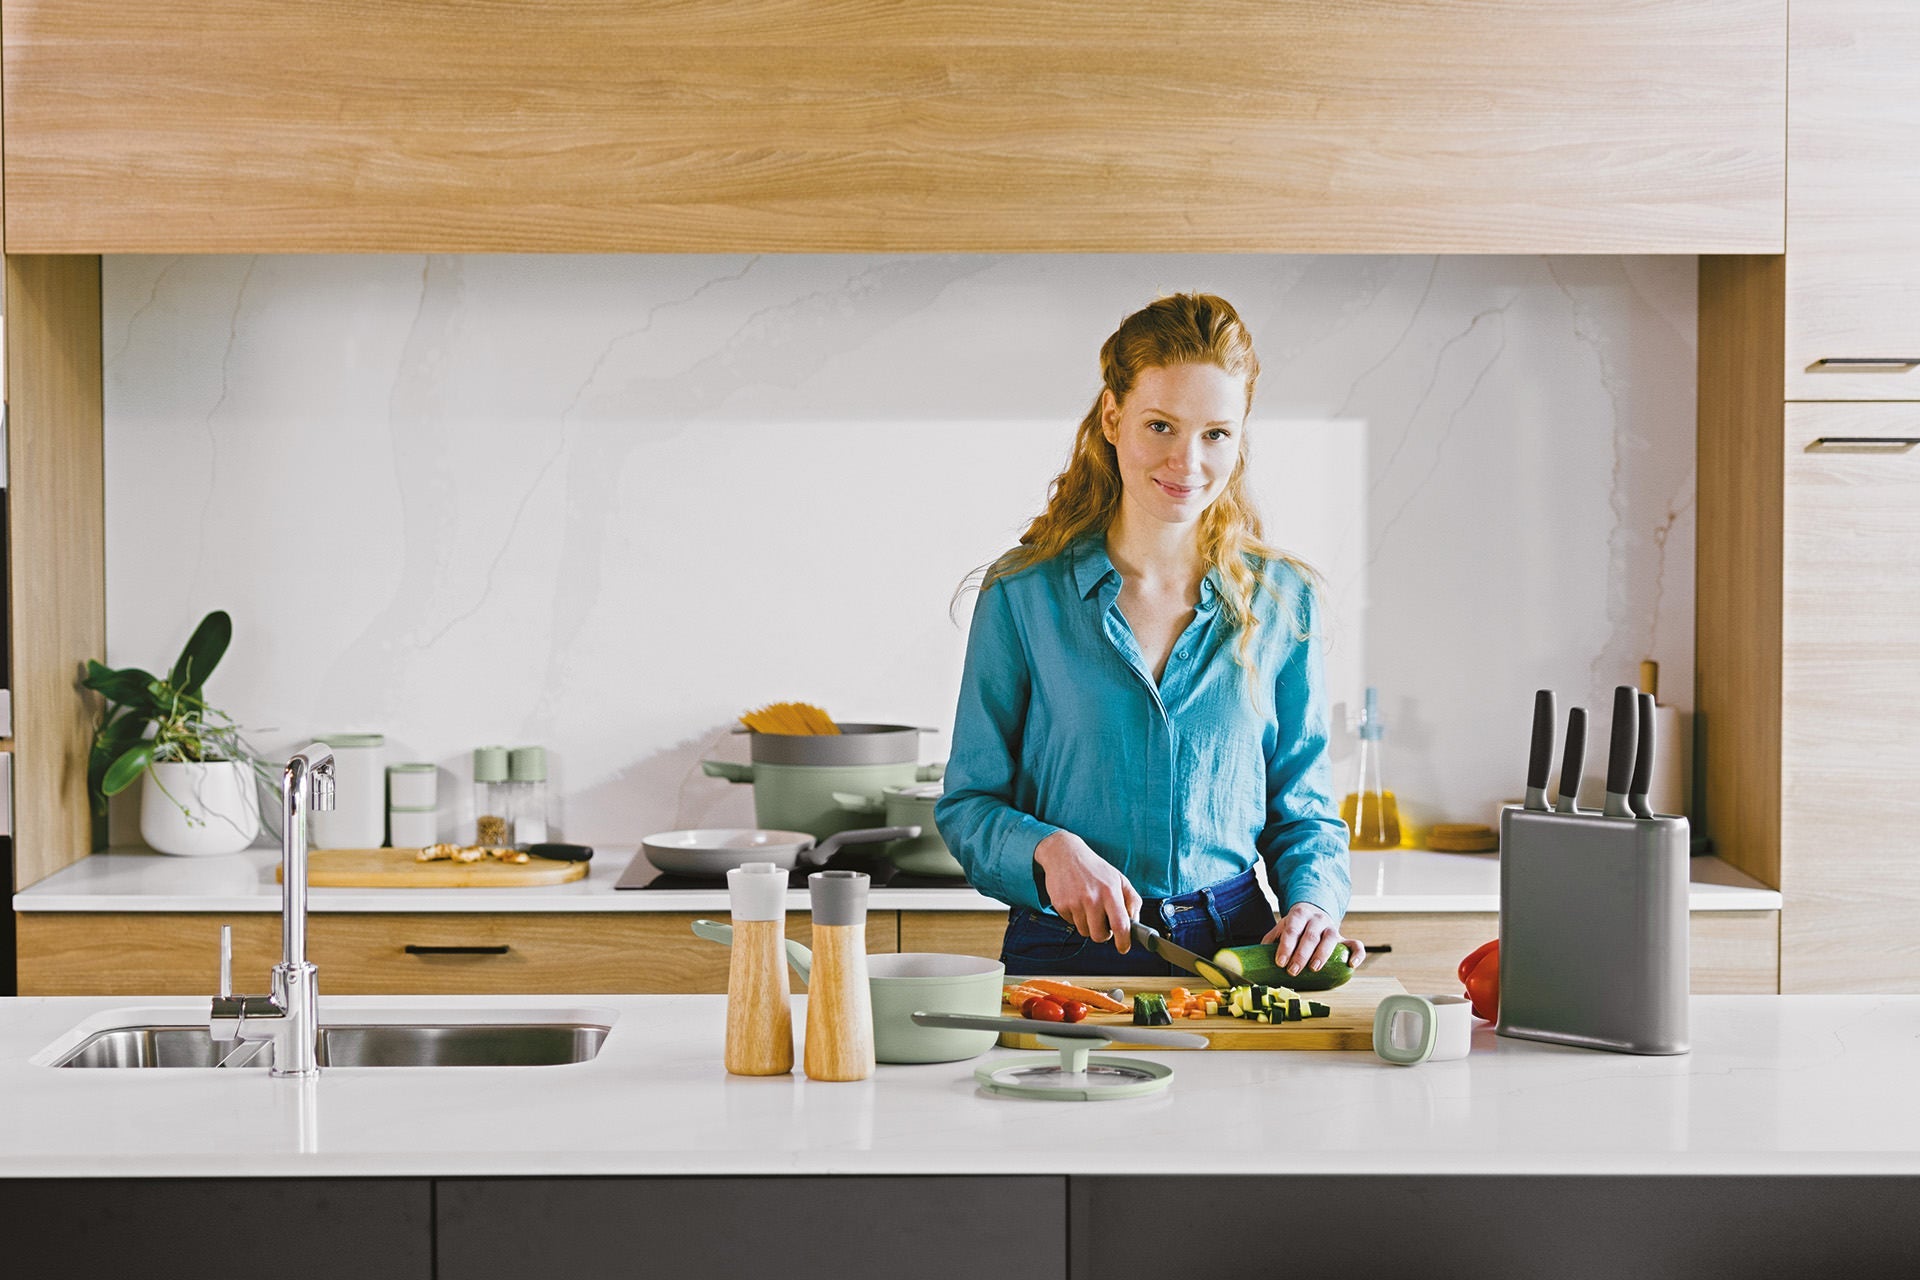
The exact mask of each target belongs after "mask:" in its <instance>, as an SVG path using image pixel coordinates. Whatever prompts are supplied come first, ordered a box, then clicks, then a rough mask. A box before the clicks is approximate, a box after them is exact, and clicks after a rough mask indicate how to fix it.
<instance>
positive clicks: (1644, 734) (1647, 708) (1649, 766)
mask: <svg viewBox="0 0 1920 1280" xmlns="http://www.w3.org/2000/svg"><path fill="white" fill-rule="evenodd" d="M1636 700H1637V701H1638V702H1639V704H1640V707H1639V712H1640V734H1639V740H1638V743H1637V745H1636V747H1635V749H1634V755H1633V782H1632V784H1631V785H1629V786H1628V788H1627V808H1629V809H1631V810H1632V811H1633V816H1634V817H1636V818H1651V817H1652V816H1653V810H1652V809H1651V808H1649V807H1648V805H1647V790H1648V788H1650V787H1651V786H1652V785H1653V751H1654V745H1655V743H1654V725H1653V695H1652V694H1650V693H1642V694H1640V695H1639V697H1638V698H1637V699H1636Z"/></svg>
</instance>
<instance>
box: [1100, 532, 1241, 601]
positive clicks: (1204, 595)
mask: <svg viewBox="0 0 1920 1280" xmlns="http://www.w3.org/2000/svg"><path fill="white" fill-rule="evenodd" d="M1119 576H1120V571H1119V570H1118V569H1116V568H1114V567H1113V559H1112V557H1110V556H1108V555H1107V540H1106V537H1105V536H1104V535H1101V534H1090V535H1088V536H1087V537H1085V538H1082V539H1081V540H1080V541H1079V542H1076V543H1075V544H1074V545H1073V586H1074V589H1075V590H1076V591H1078V592H1079V593H1080V598H1081V599H1082V600H1085V599H1087V598H1088V597H1089V596H1091V595H1092V594H1093V593H1094V591H1095V590H1097V589H1098V588H1099V587H1100V585H1101V584H1102V583H1104V582H1106V581H1107V579H1109V578H1115V579H1117V578H1119ZM1223 590H1225V584H1224V583H1223V582H1222V581H1221V580H1220V570H1219V569H1218V568H1217V567H1215V568H1211V569H1208V570H1207V576H1206V577H1204V578H1202V579H1200V609H1201V611H1202V612H1211V611H1212V610H1213V609H1214V608H1215V606H1216V605H1218V603H1219V599H1220V593H1221V592H1222V591H1223Z"/></svg>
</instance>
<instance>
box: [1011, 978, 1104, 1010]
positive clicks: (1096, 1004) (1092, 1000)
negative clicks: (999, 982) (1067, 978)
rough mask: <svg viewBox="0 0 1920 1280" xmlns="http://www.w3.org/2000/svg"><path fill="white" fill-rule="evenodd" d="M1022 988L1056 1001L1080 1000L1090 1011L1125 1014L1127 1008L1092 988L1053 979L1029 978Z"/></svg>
mask: <svg viewBox="0 0 1920 1280" xmlns="http://www.w3.org/2000/svg"><path fill="white" fill-rule="evenodd" d="M1021 985H1022V986H1027V987H1032V988H1034V989H1035V990H1037V991H1041V992H1044V993H1045V994H1047V995H1050V996H1052V997H1053V998H1054V999H1055V1000H1078V1001H1079V1002H1080V1003H1081V1004H1084V1005H1086V1006H1087V1007H1088V1008H1089V1009H1098V1010H1100V1012H1102V1013H1125V1012H1126V1011H1127V1006H1126V1005H1124V1004H1122V1003H1120V1001H1118V1000H1115V999H1114V998H1112V997H1111V996H1109V995H1107V994H1106V993H1105V992H1103V991H1095V990H1093V989H1092V988H1091V987H1076V986H1074V985H1073V984H1072V983H1071V982H1055V981H1054V980H1053V979H1051V978H1028V979H1027V980H1026V981H1025V982H1024V983H1022V984H1021Z"/></svg>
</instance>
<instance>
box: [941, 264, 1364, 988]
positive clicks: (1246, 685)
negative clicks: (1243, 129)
mask: <svg viewBox="0 0 1920 1280" xmlns="http://www.w3.org/2000/svg"><path fill="white" fill-rule="evenodd" d="M1100 369H1101V376H1102V379H1103V381H1104V383H1105V386H1104V387H1103V388H1102V390H1101V392H1100V395H1099V398H1098V399H1097V400H1096V401H1095V402H1094V405H1093V407H1092V408H1091V409H1090V410H1089V411H1088V413H1087V416H1086V417H1085V419H1084V420H1082V422H1081V424H1080V430H1079V434H1078V436H1077V437H1076V439H1075V442H1074V448H1073V455H1072V457H1071V458H1070V459H1069V460H1068V462H1067V466H1066V468H1065V470H1063V471H1062V472H1061V473H1060V474H1059V476H1057V477H1056V478H1055V479H1054V482H1053V486H1052V490H1051V492H1050V494H1049V497H1048V502H1047V507H1046V510H1045V511H1043V512H1042V513H1041V514H1040V515H1039V516H1038V517H1037V518H1035V519H1034V521H1033V522H1032V524H1030V525H1029V526H1028V528H1027V530H1026V532H1025V533H1024V534H1023V535H1022V536H1021V538H1020V545H1019V546H1017V547H1015V548H1014V549H1013V550H1011V551H1008V552H1007V553H1006V554H1005V555H1002V556H1001V557H1000V558H999V559H997V560H995V561H994V562H993V563H992V564H991V565H989V566H987V568H986V570H985V572H984V575H983V579H982V582H981V587H980V595H979V599H978V600H977V601H976V602H975V606H974V614H973V628H972V632H971V634H970V635H969V637H968V642H967V660H966V669H965V673H964V675H963V676H962V678H961V687H960V702H959V709H958V712H957V714H956V716H955V720H954V730H953V748H952V752H951V755H950V759H949V761H948V765H947V773H946V793H945V795H944V796H943V797H942V798H941V800H940V803H939V805H938V807H937V809H936V811H935V816H936V819H937V821H938V824H939V827H940V833H941V835H942V837H943V838H944V839H945V840H946V842H947V845H948V847H949V848H950V849H952V850H953V853H954V856H955V857H957V858H958V859H959V860H960V862H961V864H962V865H963V866H965V868H966V870H967V877H968V879H969V880H970V881H971V882H972V883H973V885H974V887H975V888H977V889H979V890H980V891H981V892H983V893H986V894H989V895H991V896H993V897H996V898H998V899H1000V900H1001V901H1003V902H1005V903H1007V904H1008V905H1009V907H1010V912H1009V916H1008V925H1007V933H1006V938H1005V941H1004V943H1003V946H1002V956H1001V958H1002V960H1003V961H1005V963H1006V965H1007V968H1008V971H1009V972H1011V973H1022V974H1061V973H1075V974H1164V973H1167V972H1169V971H1170V969H1169V967H1168V966H1167V965H1166V963H1165V962H1164V961H1162V960H1160V959H1159V958H1158V957H1155V956H1153V955H1151V954H1148V953H1147V952H1146V951H1145V950H1144V949H1130V947H1129V939H1128V932H1127V931H1128V925H1129V922H1131V921H1133V920H1142V921H1144V922H1145V923H1147V924H1150V925H1152V926H1153V927H1154V928H1156V929H1158V930H1159V931H1160V932H1162V933H1164V934H1167V935H1168V936H1170V937H1171V938H1172V939H1173V940H1174V941H1175V942H1177V943H1179V944H1180V945H1182V946H1184V947H1186V948H1187V949H1188V950H1191V951H1195V952H1198V953H1200V954H1201V955H1203V956H1209V955H1212V953H1213V952H1214V951H1215V950H1216V949H1217V948H1219V947H1222V946H1238V945H1242V944H1245V943H1251V942H1272V943H1274V944H1275V951H1276V955H1277V956H1278V958H1279V961H1280V963H1281V965H1282V966H1283V967H1285V968H1287V969H1289V970H1290V971H1291V972H1295V973H1298V972H1300V970H1301V969H1302V968H1314V969H1317V968H1319V967H1320V966H1321V965H1322V964H1324V963H1325V961H1326V960H1327V958H1328V957H1329V956H1330V955H1331V954H1332V952H1333V949H1334V947H1335V946H1336V945H1337V944H1338V943H1340V942H1342V941H1345V942H1348V943H1349V945H1350V947H1351V948H1352V950H1353V953H1354V954H1353V957H1352V959H1353V961H1354V963H1356V964H1357V963H1358V962H1359V961H1360V960H1361V959H1362V958H1363V954H1362V951H1361V948H1360V945H1359V943H1357V942H1354V941H1353V940H1352V939H1349V938H1347V937H1346V936H1345V935H1344V934H1343V933H1342V932H1341V929H1340V922H1341V917H1342V916H1343V915H1344V914H1345V912H1346V906H1347V900H1348V897H1349V894H1350V879H1349V874H1348V867H1347V829H1346V827H1345V825H1344V824H1343V823H1342V822H1341V821H1340V817H1339V814H1338V812H1337V810H1336V809H1335V806H1334V802H1333V797H1332V795H1331V793H1330V790H1329V773H1328V765H1327V708H1326V695H1325V689H1324V682H1323V677H1322V672H1321V659H1320V646H1319V641H1318V638H1317V637H1316V635H1315V632H1314V619H1315V593H1314V587H1313V581H1312V574H1311V571H1310V570H1308V569H1307V568H1306V566H1305V565H1303V564H1301V563H1300V562H1298V561H1296V560H1294V559H1292V558H1290V557H1288V556H1286V555H1284V554H1282V553H1280V552H1278V551H1275V550H1273V549H1272V548H1270V547H1268V546H1266V545H1265V544H1264V543H1263V542H1262V541H1261V533H1260V520H1259V517H1258V515H1257V514H1256V513H1255V511H1254V509H1253V505H1252V503H1251V501H1250V500H1249V497H1248V494H1247V491H1246V440H1245V435H1244V427H1245V422H1246V417H1247V413H1248V410H1249V409H1250V408H1251V407H1252V404H1253V389H1254V383H1255V380H1256V379H1257V378H1258V377H1259V371H1260V365H1259V361H1258V360H1257V359H1256V358H1255V356H1254V352H1253V342H1252V339H1251V338H1250V337H1249V336H1248V333H1247V330H1246V327H1245V325H1243V324H1242V323H1241V321H1240V317H1239V316H1238V315H1237V314H1236V313H1235V312H1234V309H1233V307H1232V306H1231V305H1229V304H1228V303H1227V302H1226V301H1225V300H1224V299H1221V298H1217V297H1213V296H1210V295H1207V294H1175V295H1172V296H1170V297H1165V298H1161V299H1160V300H1158V301H1156V302H1154V303H1153V304H1151V305H1150V306H1147V307H1145V308H1143V309H1141V310H1140V311H1137V312H1135V313H1134V314H1133V315H1130V316H1128V317H1127V318H1126V319H1125V320H1124V321H1123V322H1122V323H1121V325H1120V327H1119V329H1118V330H1116V331H1115V332H1114V334H1113V335H1112V336H1111V337H1109V338H1108V339H1107V341H1106V343H1105V344H1104V345H1103V346H1102V347H1101V350H1100ZM1262 861H1264V862H1265V863H1266V865H1267V871H1268V880H1269V883H1270V884H1271V885H1272V887H1273V891H1274V893H1275V894H1276V895H1277V896H1278V897H1279V900H1280V902H1279V906H1280V910H1279V912H1278V913H1277V915H1276V912H1275V911H1274V909H1273V906H1272V905H1271V904H1270V903H1269V902H1268V900H1267V898H1266V895H1265V894H1264V893H1263V892H1262V890H1261V888H1260V885H1259V883H1258V881H1257V878H1256V873H1255V864H1256V863H1258V862H1262Z"/></svg>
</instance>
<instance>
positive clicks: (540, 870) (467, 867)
mask: <svg viewBox="0 0 1920 1280" xmlns="http://www.w3.org/2000/svg"><path fill="white" fill-rule="evenodd" d="M419 852H420V851H419V850H418V849H313V850H309V851H308V853H307V884H308V885H310V886H313V887H315V888H325V889H522V888H526V887H528V886H530V885H542V884H565V883H566V882H567V881H569V880H578V879H580V878H581V877H583V876H585V875H586V874H587V864H586V863H584V862H555V861H553V860H552V859H550V858H528V859H527V860H526V861H525V862H501V861H500V860H498V859H497V858H482V859H480V860H479V861H478V862H453V861H451V860H447V859H442V860H441V861H438V862H421V861H420V860H419V859H418V858H417V857H416V855H417V854H418V853H419ZM273 878H274V879H275V880H276V881H277V880H279V879H280V868H278V867H275V868H274V869H273Z"/></svg>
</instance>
